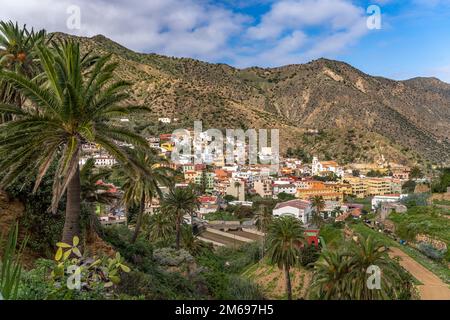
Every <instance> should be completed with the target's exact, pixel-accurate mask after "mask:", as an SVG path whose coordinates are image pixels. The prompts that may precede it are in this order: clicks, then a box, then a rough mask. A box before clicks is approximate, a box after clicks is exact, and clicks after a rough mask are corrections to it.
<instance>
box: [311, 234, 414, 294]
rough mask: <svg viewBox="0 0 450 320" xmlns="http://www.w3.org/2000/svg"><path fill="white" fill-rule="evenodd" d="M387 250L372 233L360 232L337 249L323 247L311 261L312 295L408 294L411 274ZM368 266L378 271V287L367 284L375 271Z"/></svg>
mask: <svg viewBox="0 0 450 320" xmlns="http://www.w3.org/2000/svg"><path fill="white" fill-rule="evenodd" d="M387 251H388V249H387V248H386V247H385V246H384V245H383V244H382V243H380V242H379V241H377V240H375V239H374V238H373V237H372V236H367V237H365V236H362V235H358V236H357V240H356V241H352V242H348V243H346V246H342V247H341V248H340V249H338V250H331V249H326V250H324V251H323V252H322V255H321V258H320V259H319V260H318V261H317V262H316V263H315V265H314V278H313V282H312V284H311V287H310V288H311V291H310V294H311V297H312V298H315V299H325V300H385V299H408V298H410V293H411V278H410V276H409V275H408V274H407V273H406V271H404V270H403V269H402V268H401V267H400V265H399V264H398V263H397V262H395V261H394V260H391V259H390V258H389V256H388V253H387ZM370 267H375V268H379V270H380V271H381V273H380V274H379V276H380V278H379V284H380V286H379V288H376V287H373V286H370V285H368V280H369V281H370V279H369V276H370V275H373V274H374V272H372V271H371V269H370ZM374 270H375V269H374Z"/></svg>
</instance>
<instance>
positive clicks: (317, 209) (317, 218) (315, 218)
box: [311, 196, 325, 228]
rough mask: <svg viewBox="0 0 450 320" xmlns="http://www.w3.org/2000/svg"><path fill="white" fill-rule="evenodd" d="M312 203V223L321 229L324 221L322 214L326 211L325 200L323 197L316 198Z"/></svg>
mask: <svg viewBox="0 0 450 320" xmlns="http://www.w3.org/2000/svg"><path fill="white" fill-rule="evenodd" d="M311 202H312V207H313V208H314V212H313V215H312V219H311V223H312V224H314V225H315V226H316V227H317V228H320V227H321V226H322V224H323V219H322V216H321V214H320V213H321V212H322V211H323V210H324V209H325V200H324V199H323V197H322V196H314V197H313V198H312V201H311Z"/></svg>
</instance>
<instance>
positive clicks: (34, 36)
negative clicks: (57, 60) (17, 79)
mask: <svg viewBox="0 0 450 320" xmlns="http://www.w3.org/2000/svg"><path fill="white" fill-rule="evenodd" d="M45 38H46V32H45V31H44V30H41V31H38V32H35V31H34V30H33V29H32V30H31V31H29V30H28V29H27V28H26V26H23V27H19V25H18V24H17V23H15V24H14V23H13V22H12V21H9V22H4V21H0V69H5V70H9V71H14V72H16V73H18V74H21V75H23V76H26V77H27V78H29V79H31V78H33V77H35V76H36V75H38V73H39V71H40V70H39V64H38V63H36V58H37V55H36V51H35V48H36V46H37V45H38V44H41V43H43V42H44V41H45ZM0 103H9V104H14V105H16V106H19V107H21V106H22V105H23V103H24V97H23V96H22V95H21V94H20V92H19V91H18V90H16V89H15V88H14V86H13V85H11V84H10V83H7V82H5V81H0ZM11 119H12V117H11V115H10V114H3V115H2V117H1V118H0V122H5V121H9V120H11Z"/></svg>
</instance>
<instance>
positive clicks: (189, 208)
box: [161, 188, 199, 250]
mask: <svg viewBox="0 0 450 320" xmlns="http://www.w3.org/2000/svg"><path fill="white" fill-rule="evenodd" d="M198 207H199V203H198V199H197V196H196V194H195V193H194V192H193V191H192V189H191V188H173V189H171V190H170V191H169V193H168V194H167V195H166V196H165V197H164V198H163V202H162V206H161V210H162V212H163V213H165V214H169V215H170V216H172V217H173V218H174V219H175V231H176V248H177V250H179V249H180V241H181V224H182V222H183V217H184V216H185V215H192V213H193V212H195V210H196V209H197V208H198Z"/></svg>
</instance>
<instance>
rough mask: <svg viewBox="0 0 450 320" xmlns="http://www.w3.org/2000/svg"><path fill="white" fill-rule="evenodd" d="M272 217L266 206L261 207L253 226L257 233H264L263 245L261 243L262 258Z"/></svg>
mask: <svg viewBox="0 0 450 320" xmlns="http://www.w3.org/2000/svg"><path fill="white" fill-rule="evenodd" d="M272 220H273V215H272V212H270V210H269V208H267V206H266V205H261V206H260V208H259V211H258V213H257V214H256V216H255V224H256V227H257V228H258V230H259V231H261V232H263V233H264V236H263V243H262V255H263V256H264V251H265V246H266V237H267V232H268V230H269V227H270V224H271V223H272Z"/></svg>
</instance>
